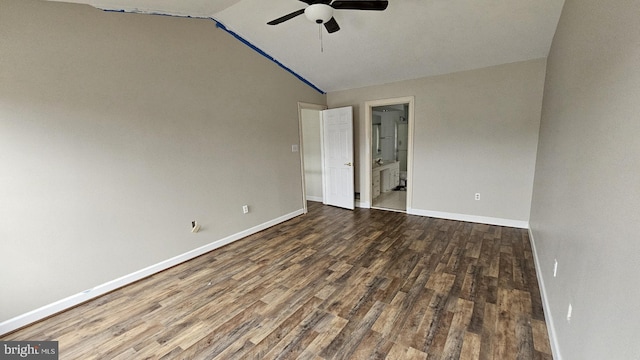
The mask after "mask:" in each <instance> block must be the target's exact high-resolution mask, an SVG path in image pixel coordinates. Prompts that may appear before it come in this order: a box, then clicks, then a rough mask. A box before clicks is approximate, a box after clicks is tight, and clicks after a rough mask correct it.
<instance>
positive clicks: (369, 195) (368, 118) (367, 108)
mask: <svg viewBox="0 0 640 360" xmlns="http://www.w3.org/2000/svg"><path fill="white" fill-rule="evenodd" d="M398 104H409V109H408V114H407V116H408V122H409V124H408V126H407V128H408V129H407V130H408V137H409V138H408V143H407V208H406V210H405V212H406V213H407V214H409V213H411V210H412V199H413V130H414V126H415V116H414V113H415V111H414V108H415V96H405V97H398V98H389V99H379V100H370V101H365V103H364V112H365V115H364V117H365V133H366V143H367V144H366V145H367V151H366V154H367V156H366V158H365V169H366V171H365V181H366V184H367V186H366V189H367V192H366V198H365V199H366V201H367V202H368V203H369V207H372V206H373V185H372V184H371V170H372V165H373V164H372V160H371V155H372V154H371V146H372V142H373V139H372V133H371V126H372V124H373V108H374V107H378V106H386V105H398Z"/></svg>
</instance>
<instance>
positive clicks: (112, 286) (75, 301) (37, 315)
mask: <svg viewBox="0 0 640 360" xmlns="http://www.w3.org/2000/svg"><path fill="white" fill-rule="evenodd" d="M302 214H303V211H302V209H299V210H296V211H294V212H292V213H289V214H286V215H283V216H280V217H278V218H276V219H273V220H270V221H267V222H265V223H263V224H260V225H256V226H254V227H252V228H249V229H247V230H244V231H241V232H239V233H236V234H233V235H230V236H227V237H225V238H223V239H220V240H216V241H214V242H212V243H209V244H207V245H204V246H201V247H199V248H196V249H193V250H191V251H188V252H186V253H184V254H181V255H178V256H175V257H172V258H170V259H167V260H164V261H162V262H160V263H157V264H155V265H151V266H149V267H146V268H144V269H141V270H138V271H136V272H133V273H131V274H128V275H125V276H122V277H120V278H118V279H115V280H111V281H108V282H106V283H104V284H101V285H98V286H96V287H94V288H92V289H88V290H85V291H83V292H81V293H79V294H75V295H71V296H69V297H67V298H64V299H62V300H59V301H56V302H54V303H51V304H48V305H45V306H43V307H41V308H38V309H35V310H33V311H30V312H28V313H25V314H22V315H19V316H16V317H14V318H12V319H9V320H6V321H4V322H2V323H0V335H4V334H7V333H9V332H12V331H14V330H17V329H20V328H21V327H24V326H26V325H29V324H31V323H34V322H36V321H39V320H42V319H44V318H47V317H49V316H51V315H54V314H57V313H59V312H61V311H64V310H66V309H69V308H71V307H74V306H77V305H79V304H81V303H83V302H86V301H89V300H91V299H94V298H96V297H98V296H100V295H104V294H106V293H108V292H110V291H113V290H116V289H118V288H121V287H123V286H126V285H129V284H131V283H134V282H136V281H138V280H141V279H144V278H146V277H148V276H151V275H153V274H155V273H158V272H161V271H163V270H166V269H168V268H170V267H173V266H176V265H178V264H180V263H183V262H185V261H188V260H191V259H193V258H195V257H198V256H200V255H203V254H206V253H208V252H209V251H211V250H215V249H217V248H219V247H222V246H224V245H227V244H230V243H232V242H234V241H237V240H240V239H242V238H244V237H247V236H249V235H252V234H255V233H257V232H260V231H262V230H265V229H267V228H270V227H272V226H274V225H277V224H280V223H282V222H285V221H287V220H290V219H293V218H294V217H296V216H299V215H302Z"/></svg>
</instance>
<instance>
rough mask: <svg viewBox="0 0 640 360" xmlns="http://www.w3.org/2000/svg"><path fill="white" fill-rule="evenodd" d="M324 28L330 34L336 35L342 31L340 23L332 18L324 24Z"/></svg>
mask: <svg viewBox="0 0 640 360" xmlns="http://www.w3.org/2000/svg"><path fill="white" fill-rule="evenodd" d="M324 27H325V28H326V29H327V31H328V32H329V34H331V33H334V32H336V31H338V30H340V26H338V22H337V21H336V19H335V18H333V17H332V18H331V19H330V20H329V21H327V22H326V23H324Z"/></svg>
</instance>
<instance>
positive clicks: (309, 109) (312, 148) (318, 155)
mask: <svg viewBox="0 0 640 360" xmlns="http://www.w3.org/2000/svg"><path fill="white" fill-rule="evenodd" d="M326 108H327V107H326V106H324V105H316V104H307V103H298V119H299V132H300V152H301V154H300V167H301V169H302V203H303V211H304V213H307V201H317V202H323V182H322V181H323V180H322V164H323V158H322V124H321V122H322V118H321V112H322V110H325V109H326Z"/></svg>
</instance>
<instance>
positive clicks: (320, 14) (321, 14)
mask: <svg viewBox="0 0 640 360" xmlns="http://www.w3.org/2000/svg"><path fill="white" fill-rule="evenodd" d="M304 16H306V17H307V19H309V20H311V21H313V22H315V23H316V24H324V23H326V22H327V21H329V20H331V18H332V17H333V8H332V7H331V6H329V5H326V4H313V5H309V6H307V8H306V9H305V10H304Z"/></svg>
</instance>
